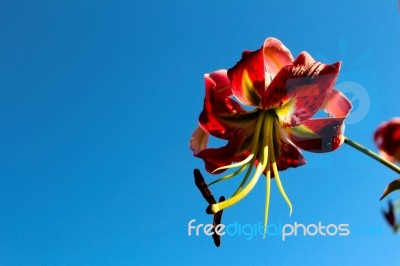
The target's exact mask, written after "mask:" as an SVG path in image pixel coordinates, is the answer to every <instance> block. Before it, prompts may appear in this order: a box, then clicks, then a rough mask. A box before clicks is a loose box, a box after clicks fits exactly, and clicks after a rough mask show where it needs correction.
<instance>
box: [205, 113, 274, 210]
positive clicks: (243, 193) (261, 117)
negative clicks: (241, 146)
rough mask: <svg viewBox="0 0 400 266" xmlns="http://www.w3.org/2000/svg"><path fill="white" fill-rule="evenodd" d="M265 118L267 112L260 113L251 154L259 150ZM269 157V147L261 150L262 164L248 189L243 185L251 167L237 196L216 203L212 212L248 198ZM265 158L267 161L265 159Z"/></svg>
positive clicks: (252, 162) (252, 161) (247, 186)
mask: <svg viewBox="0 0 400 266" xmlns="http://www.w3.org/2000/svg"><path fill="white" fill-rule="evenodd" d="M264 116H265V112H262V113H260V115H259V117H258V119H257V124H256V129H255V132H254V136H253V139H252V145H253V146H252V152H251V154H255V152H256V150H257V149H258V145H257V141H258V139H259V136H260V131H261V126H262V125H263V120H264ZM265 157H268V147H266V149H265V148H264V149H260V150H259V158H260V159H261V160H260V162H259V163H258V165H257V168H256V171H255V173H254V175H253V177H252V178H251V180H250V181H249V183H248V184H247V185H246V187H244V188H243V189H242V187H243V185H244V184H245V183H246V181H247V178H248V177H249V174H250V172H251V170H252V166H250V167H249V169H248V171H247V173H246V176H245V178H244V179H243V181H242V183H241V184H240V186H239V188H238V189H237V190H236V192H235V194H234V195H233V196H232V197H231V198H229V199H227V200H225V201H222V202H219V203H216V204H213V205H211V211H212V212H213V213H217V212H218V211H220V210H223V209H226V208H229V207H231V206H232V205H234V204H236V203H238V202H239V201H241V200H242V199H243V198H244V197H246V196H247V194H249V192H250V191H251V190H252V189H253V188H254V186H255V185H256V184H257V181H258V179H259V178H260V175H261V174H262V172H263V171H264V170H265V166H266V165H265V163H263V162H264V161H266V158H265ZM264 158H265V159H264ZM254 161H255V157H253V158H252V159H251V161H250V162H251V164H252V165H254Z"/></svg>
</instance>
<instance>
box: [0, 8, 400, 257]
mask: <svg viewBox="0 0 400 266" xmlns="http://www.w3.org/2000/svg"><path fill="white" fill-rule="evenodd" d="M399 25H400V14H399V12H398V10H397V3H396V1H394V0H392V1H385V3H377V2H376V1H344V0H339V1H326V2H322V1H308V0H306V1H287V0H283V1H255V0H249V1H246V2H245V1H235V2H233V1H227V0H226V1H161V0H158V1H157V0H153V1H143V2H139V1H121V0H116V1H56V0H55V1H50V0H49V1H1V3H0V125H1V129H0V264H2V265H27V264H49V265H55V264H63V265H77V264H85V265H98V264H115V265H132V264H134V265H151V264H161V265H187V264H189V263H190V264H193V265H196V264H198V265H200V264H205V263H207V264H210V265H216V264H221V263H226V264H228V263H229V264H233V265H235V264H242V265H243V264H245V263H247V264H268V265H292V264H297V265H299V264H300V265H337V264H339V263H340V264H342V265H361V264H364V265H373V264H378V263H379V264H381V265H383V264H386V265H394V264H395V261H396V260H397V259H398V258H397V253H396V247H397V245H398V243H399V241H400V239H399V237H398V236H396V235H394V234H393V233H392V232H391V230H390V228H389V227H388V226H387V224H386V222H385V221H384V219H383V218H382V215H381V209H382V208H386V202H379V200H378V199H379V196H380V194H381V192H382V191H383V189H384V187H385V186H386V184H387V183H389V182H390V181H391V180H393V179H395V178H396V177H397V176H396V174H395V173H393V172H391V171H390V170H388V169H385V168H384V167H383V166H381V165H379V164H378V163H375V162H374V161H372V160H371V159H369V158H367V157H365V156H364V155H362V154H360V153H358V152H356V151H355V150H353V149H351V148H350V147H348V146H343V147H342V148H341V149H339V150H338V151H336V152H334V153H331V154H323V155H315V154H311V153H307V152H305V153H304V155H305V157H306V159H307V164H306V165H305V166H302V167H300V168H297V169H289V170H287V171H285V172H282V173H281V179H282V182H283V183H284V185H285V189H286V192H287V193H288V195H289V196H290V198H291V200H292V203H293V205H294V212H293V215H292V216H291V217H289V215H288V208H287V206H286V205H285V202H284V201H283V199H282V198H281V197H280V195H279V192H278V190H277V189H276V187H275V186H273V189H272V191H271V208H270V216H269V221H270V223H273V224H279V223H281V224H288V223H289V224H293V223H294V222H298V223H303V224H315V223H318V222H319V221H320V222H322V223H323V224H331V223H333V224H341V223H345V224H349V225H350V230H353V232H355V231H356V230H357V229H360V228H361V229H362V228H378V229H379V230H380V231H379V232H380V233H379V235H370V234H369V235H368V234H358V235H357V234H354V233H353V234H350V235H349V236H347V237H339V236H335V237H322V236H315V237H310V236H298V237H292V238H290V239H288V240H287V241H282V240H281V238H280V237H277V236H275V237H274V236H269V237H267V238H266V239H264V240H263V239H262V238H261V237H260V236H258V237H255V238H253V239H251V240H246V237H244V236H225V237H223V239H222V245H221V247H220V248H218V249H217V248H215V247H214V245H213V243H212V240H211V238H210V237H206V236H199V237H194V236H191V237H190V236H188V235H187V226H188V222H189V221H190V220H191V219H196V220H197V223H209V222H210V221H211V217H210V216H207V215H206V214H205V213H204V209H205V207H206V204H205V201H204V200H203V199H202V197H201V195H200V194H199V192H198V191H197V189H196V187H195V185H194V182H193V176H192V171H193V169H194V168H200V169H203V162H202V161H201V160H200V159H197V158H194V157H193V156H192V153H191V151H190V150H189V148H188V142H189V139H190V137H191V134H192V131H193V130H194V128H195V127H196V125H197V118H198V115H199V113H200V111H201V109H202V104H203V97H204V83H203V75H204V73H207V72H211V71H214V70H217V69H221V68H230V67H232V66H233V65H234V64H235V63H236V62H237V61H238V60H239V59H240V55H241V52H242V51H243V50H245V49H258V48H259V47H260V46H261V45H262V43H263V41H264V39H265V38H267V37H270V36H273V37H276V38H279V39H280V40H281V41H282V42H283V43H284V44H285V45H286V46H287V47H288V48H289V49H290V50H291V51H292V53H293V55H297V54H298V53H300V52H301V51H303V50H307V51H308V52H309V53H310V54H311V55H313V56H314V57H315V58H316V59H317V60H320V61H323V62H326V63H333V62H335V61H339V60H342V61H343V66H342V70H341V74H340V76H339V79H338V82H337V84H338V87H339V88H343V89H344V90H346V89H348V88H349V86H350V87H357V88H358V87H361V88H362V89H364V91H366V92H367V96H365V95H364V96H362V97H361V96H360V97H358V98H357V97H355V98H354V106H355V109H354V112H358V113H353V114H352V115H351V116H350V117H349V124H348V125H347V127H346V135H347V136H348V137H349V138H351V139H354V140H356V141H359V142H361V143H363V144H364V145H366V146H367V147H370V148H372V149H375V148H374V144H373V142H372V134H373V132H374V130H375V128H376V127H377V125H379V124H380V123H381V122H382V121H384V120H388V119H390V118H391V117H394V116H399V111H400V110H399V106H398V98H399V96H400V93H399V90H398V82H397V81H398V69H399V68H400V65H399V60H398V58H399V52H398V47H400V32H399ZM350 94H351V89H350ZM348 96H349V97H350V98H352V95H348ZM356 96H357V95H356ZM367 98H369V100H370V105H368V106H365V102H367V101H368V99H367ZM359 110H366V112H365V116H364V117H362V119H359V121H357V118H358V117H359V116H360V112H361V111H359ZM361 113H362V112H361ZM352 116H353V118H351V117H352ZM351 119H352V120H351ZM205 176H206V178H207V179H208V180H210V178H211V177H210V175H205ZM235 181H236V182H238V181H237V180H235ZM235 181H228V182H229V183H228V182H227V183H226V184H217V185H215V187H213V191H214V194H215V195H221V194H224V195H228V194H230V193H231V191H232V189H233V186H235V184H236V183H235ZM395 196H397V197H398V196H399V195H398V194H394V195H393V197H392V198H393V199H395ZM263 204H264V183H263V182H261V181H260V183H259V184H258V186H257V187H256V188H255V189H254V191H253V192H252V193H251V194H250V195H249V196H248V197H247V198H245V199H244V200H243V201H242V202H241V203H239V204H238V205H236V206H235V207H233V208H230V209H228V210H227V211H226V212H225V213H224V216H223V222H224V223H226V224H229V223H235V222H238V223H241V224H257V223H259V222H262V219H263V209H264V206H263Z"/></svg>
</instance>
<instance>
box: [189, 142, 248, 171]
mask: <svg viewBox="0 0 400 266" xmlns="http://www.w3.org/2000/svg"><path fill="white" fill-rule="evenodd" d="M250 142H251V137H249V138H247V139H243V138H236V139H231V140H229V142H228V144H227V145H226V146H224V147H221V148H207V149H204V150H201V151H200V152H199V153H195V154H194V155H195V156H196V157H199V158H201V159H203V161H204V163H205V168H206V170H207V171H208V172H209V173H213V171H214V170H215V169H217V168H220V167H222V166H225V165H230V164H231V163H233V162H239V161H242V160H244V159H245V158H246V157H247V156H248V155H249V150H250ZM225 170H226V169H223V170H220V171H217V172H215V173H213V174H218V173H221V172H223V171H225Z"/></svg>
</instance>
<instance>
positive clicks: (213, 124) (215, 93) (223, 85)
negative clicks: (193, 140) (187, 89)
mask: <svg viewBox="0 0 400 266" xmlns="http://www.w3.org/2000/svg"><path fill="white" fill-rule="evenodd" d="M204 80H205V88H206V95H205V97H204V109H203V111H202V112H201V114H200V117H199V123H200V126H201V127H202V129H203V130H204V131H205V132H207V133H208V134H210V135H213V136H215V137H218V138H222V139H231V138H233V137H235V136H244V137H245V136H247V135H250V134H252V130H253V129H254V124H255V122H256V119H257V114H256V113H255V112H247V111H246V110H244V109H243V108H242V107H241V105H240V104H239V103H238V102H236V101H234V100H233V99H231V98H230V96H231V95H232V91H231V86H230V81H229V79H228V77H227V74H226V70H219V71H216V72H213V73H210V74H206V75H205V77H204Z"/></svg>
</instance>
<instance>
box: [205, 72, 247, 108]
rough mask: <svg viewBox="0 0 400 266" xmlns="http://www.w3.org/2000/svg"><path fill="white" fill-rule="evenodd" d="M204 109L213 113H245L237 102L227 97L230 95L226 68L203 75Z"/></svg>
mask: <svg viewBox="0 0 400 266" xmlns="http://www.w3.org/2000/svg"><path fill="white" fill-rule="evenodd" d="M204 81H205V89H206V91H205V97H204V109H205V110H206V111H207V112H208V113H210V114H212V115H214V116H218V115H221V114H223V115H229V114H238V113H246V110H244V109H243V108H242V107H241V106H240V104H239V103H237V102H236V101H234V100H232V99H231V98H229V97H230V96H231V95H232V90H231V86H230V81H229V79H228V76H227V73H226V70H218V71H215V72H213V73H210V74H206V75H204Z"/></svg>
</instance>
